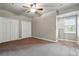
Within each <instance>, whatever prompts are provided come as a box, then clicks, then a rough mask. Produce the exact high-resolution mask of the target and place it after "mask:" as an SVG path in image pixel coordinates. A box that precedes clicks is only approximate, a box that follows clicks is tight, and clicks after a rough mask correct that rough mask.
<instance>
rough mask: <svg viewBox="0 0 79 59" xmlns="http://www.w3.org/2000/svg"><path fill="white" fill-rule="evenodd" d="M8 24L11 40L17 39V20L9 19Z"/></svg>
mask: <svg viewBox="0 0 79 59" xmlns="http://www.w3.org/2000/svg"><path fill="white" fill-rule="evenodd" d="M10 24H11V27H10V31H11V33H10V35H11V40H17V39H18V38H19V20H15V19H12V20H10Z"/></svg>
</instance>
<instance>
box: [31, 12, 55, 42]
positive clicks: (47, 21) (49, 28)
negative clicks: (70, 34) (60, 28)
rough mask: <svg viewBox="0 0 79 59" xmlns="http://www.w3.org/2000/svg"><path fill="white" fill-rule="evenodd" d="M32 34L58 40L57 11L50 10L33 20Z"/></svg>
mask: <svg viewBox="0 0 79 59" xmlns="http://www.w3.org/2000/svg"><path fill="white" fill-rule="evenodd" d="M32 36H33V37H36V38H42V39H45V40H50V41H55V40H56V12H55V11H54V12H49V13H46V14H44V15H42V16H41V17H37V18H34V19H33V20H32Z"/></svg>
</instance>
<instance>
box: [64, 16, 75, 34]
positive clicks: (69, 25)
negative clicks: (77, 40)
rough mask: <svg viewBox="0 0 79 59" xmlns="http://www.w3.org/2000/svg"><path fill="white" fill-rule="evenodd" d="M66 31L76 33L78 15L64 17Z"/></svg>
mask: <svg viewBox="0 0 79 59" xmlns="http://www.w3.org/2000/svg"><path fill="white" fill-rule="evenodd" d="M64 33H76V16H72V17H71V16H70V17H65V18H64Z"/></svg>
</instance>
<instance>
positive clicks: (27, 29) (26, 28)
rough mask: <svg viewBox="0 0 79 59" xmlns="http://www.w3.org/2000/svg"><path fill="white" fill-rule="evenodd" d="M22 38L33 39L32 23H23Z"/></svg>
mask: <svg viewBox="0 0 79 59" xmlns="http://www.w3.org/2000/svg"><path fill="white" fill-rule="evenodd" d="M21 24H22V38H27V37H31V22H27V21H22V22H21Z"/></svg>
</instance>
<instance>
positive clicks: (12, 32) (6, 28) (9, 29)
mask: <svg viewBox="0 0 79 59" xmlns="http://www.w3.org/2000/svg"><path fill="white" fill-rule="evenodd" d="M18 23H19V22H18V20H15V19H8V18H0V43H1V42H6V41H11V40H16V39H18V38H19V34H18V33H19V28H18V27H19V24H18Z"/></svg>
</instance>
